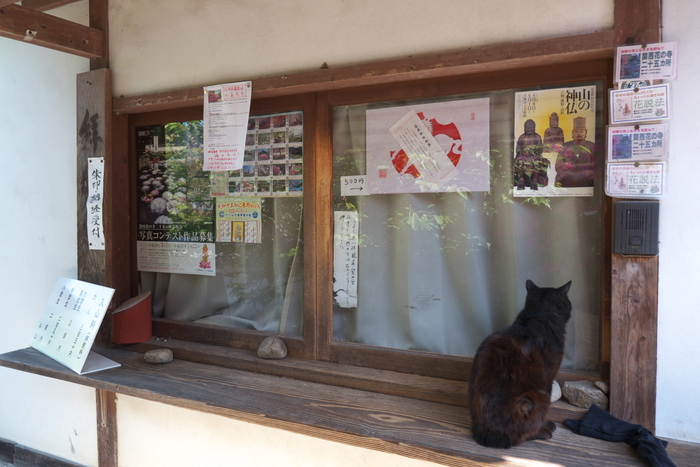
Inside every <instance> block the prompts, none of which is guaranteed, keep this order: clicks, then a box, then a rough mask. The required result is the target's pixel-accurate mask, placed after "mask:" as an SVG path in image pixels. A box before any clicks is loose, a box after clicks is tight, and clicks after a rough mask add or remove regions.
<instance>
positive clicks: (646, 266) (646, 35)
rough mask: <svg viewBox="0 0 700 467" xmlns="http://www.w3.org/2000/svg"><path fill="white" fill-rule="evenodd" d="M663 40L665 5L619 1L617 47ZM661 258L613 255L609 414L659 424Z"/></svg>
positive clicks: (644, 0) (650, 0) (654, 1)
mask: <svg viewBox="0 0 700 467" xmlns="http://www.w3.org/2000/svg"><path fill="white" fill-rule="evenodd" d="M660 41H661V0H616V1H615V45H616V46H621V45H625V44H644V43H655V42H660ZM658 279H659V258H658V257H625V256H622V255H619V254H613V255H612V281H611V293H610V298H611V305H610V307H611V317H610V318H611V323H610V333H611V337H612V341H611V351H610V352H611V358H610V413H612V414H613V415H614V416H616V417H618V418H621V419H623V420H627V421H629V422H632V423H638V424H640V425H643V426H645V427H647V428H649V429H650V430H652V431H654V430H655V425H656V369H657V368H656V354H657V349H656V344H657V326H658Z"/></svg>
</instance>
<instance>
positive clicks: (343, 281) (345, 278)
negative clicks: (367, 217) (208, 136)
mask: <svg viewBox="0 0 700 467" xmlns="http://www.w3.org/2000/svg"><path fill="white" fill-rule="evenodd" d="M358 234H359V220H358V215H357V212H356V211H336V212H335V235H334V251H333V292H334V294H335V300H336V302H338V305H339V306H341V307H342V308H355V307H357V280H358V276H357V270H358V260H359V258H358Z"/></svg>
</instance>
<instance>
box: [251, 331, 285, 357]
mask: <svg viewBox="0 0 700 467" xmlns="http://www.w3.org/2000/svg"><path fill="white" fill-rule="evenodd" d="M286 356H287V346H286V345H284V342H282V339H280V338H279V337H274V336H270V337H266V338H265V339H264V340H263V341H262V342H261V343H260V347H258V357H260V358H266V359H277V360H279V359H281V358H284V357H286Z"/></svg>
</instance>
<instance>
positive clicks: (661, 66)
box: [615, 42, 678, 82]
mask: <svg viewBox="0 0 700 467" xmlns="http://www.w3.org/2000/svg"><path fill="white" fill-rule="evenodd" d="M615 64H616V73H615V81H616V82H619V81H630V80H632V81H635V80H655V79H675V78H676V68H677V67H676V65H677V64H678V59H677V55H676V42H664V43H658V44H646V45H625V46H622V47H618V48H617V54H616V61H615Z"/></svg>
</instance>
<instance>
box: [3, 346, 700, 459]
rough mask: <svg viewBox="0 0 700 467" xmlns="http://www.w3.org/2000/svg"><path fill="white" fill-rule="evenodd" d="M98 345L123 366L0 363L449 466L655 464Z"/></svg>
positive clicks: (28, 360)
mask: <svg viewBox="0 0 700 467" xmlns="http://www.w3.org/2000/svg"><path fill="white" fill-rule="evenodd" d="M93 350H95V351H97V352H98V353H99V354H101V355H104V356H105V357H107V358H110V359H112V360H115V361H117V362H119V363H120V364H121V366H120V367H119V368H114V369H111V370H105V371H101V372H98V373H92V374H88V375H83V376H80V375H77V374H76V373H74V372H73V371H71V370H69V369H68V368H66V367H64V366H63V365H61V364H59V363H57V362H55V361H54V360H52V359H50V358H48V357H46V356H45V355H43V354H41V353H40V352H38V351H36V350H35V349H32V348H26V349H22V350H16V351H14V352H8V353H6V354H3V355H0V365H1V366H5V367H9V368H14V369H17V370H20V371H26V372H29V373H34V374H38V375H43V376H48V377H51V378H56V379H60V380H63V381H69V382H73V383H77V384H82V385H85V386H89V387H94V388H96V389H102V390H106V391H112V392H115V393H117V394H126V395H129V396H132V397H138V398H142V399H147V400H152V401H156V402H161V403H166V404H170V405H175V406H178V407H183V408H187V409H191V410H198V411H201V412H206V413H211V414H216V415H223V416H226V417H231V418H234V419H237V420H242V421H246V422H252V423H257V424H261V425H265V426H269V427H273V428H278V429H283V430H288V431H292V432H295V433H301V434H305V435H309V436H315V437H318V438H323V439H327V440H330V441H335V442H341V443H345V444H350V445H354V446H360V447H364V448H369V449H376V450H380V451H384V452H389V453H394V454H399V455H403V456H407V457H412V458H417V459H422V460H426V461H431V462H436V463H441V464H444V465H467V466H470V465H493V464H496V463H497V465H499V466H516V465H526V464H527V462H526V461H536V462H540V463H543V464H541V465H565V466H585V467H590V466H592V465H596V466H598V465H601V466H602V465H606V466H608V465H619V466H628V465H630V466H643V465H645V464H644V463H643V462H642V461H641V460H640V459H639V458H638V457H637V455H636V453H635V452H634V450H633V449H632V448H631V447H630V446H628V445H626V444H624V443H609V442H605V441H601V440H596V439H592V438H587V437H584V436H579V435H576V434H574V433H572V432H571V431H570V430H568V429H567V428H566V427H564V426H563V425H561V424H559V427H558V429H557V431H556V432H555V434H554V437H553V438H552V439H550V440H547V441H532V442H528V443H525V444H524V445H522V446H519V447H516V448H512V449H508V450H498V449H489V448H484V447H482V446H479V445H477V444H476V443H475V442H474V441H473V440H472V438H471V435H470V429H469V428H470V427H469V415H468V411H467V409H466V408H465V407H460V406H455V405H452V404H446V403H438V402H430V401H425V400H417V399H411V398H407V397H402V396H396V395H388V394H381V393H376V392H371V391H366V390H359V389H354V388H348V387H339V386H334V385H329V384H323V383H318V382H313V381H304V380H299V379H294V378H289V377H284V376H275V375H269V374H260V373H254V372H250V371H243V370H238V369H232V368H222V367H219V366H214V365H208V364H203V363H196V362H190V361H184V360H179V359H176V360H174V361H173V362H172V363H169V364H166V365H150V364H148V363H145V362H144V360H143V354H141V353H139V352H133V351H128V350H123V349H114V348H95V349H93ZM668 452H669V454H670V455H671V457H672V458H673V459H674V461H675V462H676V463H677V464H678V465H679V466H680V465H683V466H691V465H700V445H695V444H691V443H682V442H679V441H675V440H671V441H670V444H669V447H668ZM538 465H539V464H538Z"/></svg>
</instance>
